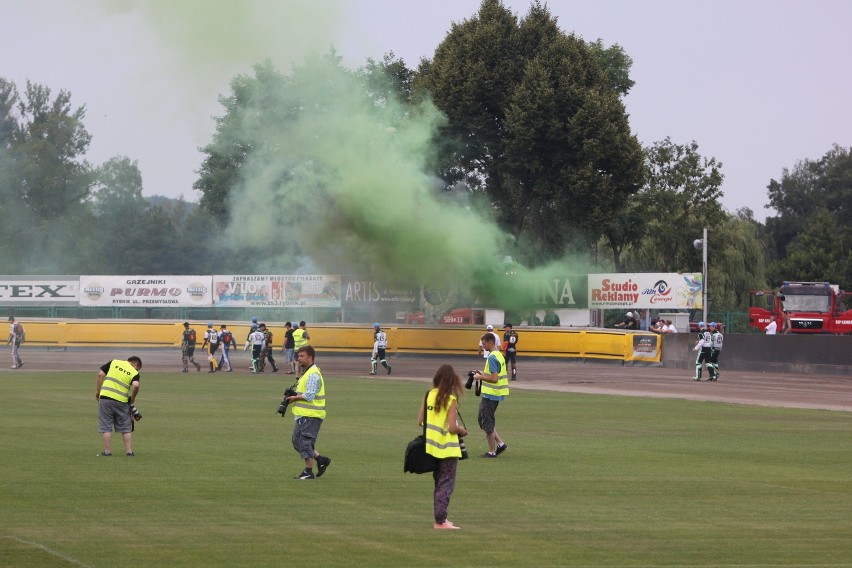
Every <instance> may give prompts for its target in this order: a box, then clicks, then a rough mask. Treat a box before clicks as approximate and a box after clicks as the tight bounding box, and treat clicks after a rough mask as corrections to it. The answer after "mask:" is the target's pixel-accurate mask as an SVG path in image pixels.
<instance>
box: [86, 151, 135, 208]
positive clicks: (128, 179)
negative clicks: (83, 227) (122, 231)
mask: <svg viewBox="0 0 852 568" xmlns="http://www.w3.org/2000/svg"><path fill="white" fill-rule="evenodd" d="M94 174H95V175H94V177H95V183H94V185H93V187H92V203H93V206H94V211H95V214H97V215H99V216H101V217H105V216H107V215H111V214H115V215H119V214H121V213H122V212H126V213H128V214H135V213H138V212H139V211H140V210H142V209H144V208H145V207H146V204H145V199H144V198H143V197H142V172H140V171H139V166H138V164H137V162H136V161H135V160H134V161H133V162H131V161H130V158H128V157H127V156H116V157H113V158H110V159H109V160H107V162H106V163H104V164H102V165H101V166H100V167H98V168H97V169H96V170H95V172H94Z"/></svg>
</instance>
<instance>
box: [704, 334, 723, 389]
mask: <svg viewBox="0 0 852 568" xmlns="http://www.w3.org/2000/svg"><path fill="white" fill-rule="evenodd" d="M709 327H710V343H711V345H710V362H709V363H707V370H708V371H709V372H710V378H709V379H707V380H708V381H715V380H718V379H719V355H721V354H722V344H723V343H724V342H725V337H724V336H723V335H722V332H721V331H719V327H720V326H719V325H717V324H716V322H710V325H709Z"/></svg>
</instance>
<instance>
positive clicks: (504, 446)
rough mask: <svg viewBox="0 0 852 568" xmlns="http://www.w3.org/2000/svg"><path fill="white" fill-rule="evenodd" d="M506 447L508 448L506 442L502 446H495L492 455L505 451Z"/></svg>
mask: <svg viewBox="0 0 852 568" xmlns="http://www.w3.org/2000/svg"><path fill="white" fill-rule="evenodd" d="M508 449H509V446H507V445H506V444H503V445H502V446H497V451H496V452H494V455H495V456H499V455H500V454H502V453H503V452H505V451H506V450H508Z"/></svg>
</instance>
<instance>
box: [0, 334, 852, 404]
mask: <svg viewBox="0 0 852 568" xmlns="http://www.w3.org/2000/svg"><path fill="white" fill-rule="evenodd" d="M119 351H120V352H117V351H116V350H110V349H80V350H70V351H47V350H43V349H26V348H22V349H21V355H22V357H23V359H24V366H23V367H22V368H20V369H10V368H9V364H8V363H7V364H6V365H3V368H2V369H0V377H2V378H3V379H5V378H9V377H11V376H13V375H26V374H27V373H30V372H33V371H69V370H70V371H91V372H92V375H93V376H94V375H96V374H97V369H98V367H100V366H101V365H103V364H104V363H105V362H107V361H108V360H109V359H112V358H123V357H129V356H130V355H132V354H136V355H138V356H139V357H141V358H142V361H143V369H142V372H143V376H144V373H164V372H178V371H180V369H181V362H180V352H179V351H177V350H166V349H139V350H136V352H135V353H125V352H124V351H125V350H124V349H120V350H119ZM275 357H276V359H277V360H279V361H283V355H280V354H279V353H275ZM196 361H198V362H199V363H202V364H203V363H204V362H205V361H206V357H205V355H204V354H203V353H198V354H197V356H196ZM7 362H10V360H9V358H8V355H7ZM389 362H390V364H391V366H392V369H393V373H392V375H390V376H388V375H387V374H386V373H385V371H384V369H383V368H382V367H379V375H378V378H379V379H385V378H387V379H393V380H416V381H424V382H426V381H428V380H429V379H430V378H431V377H432V374H433V373H434V372H435V369H436V368H437V367H438V366H439V365H440V364H442V363H450V364H451V365H453V367H455V369H456V372H458V373H459V375H461V376H462V378H464V377H465V376H466V374H467V371H469V370H471V369H478V368H481V367H482V364H483V363H482V359H481V358H479V357H477V356H476V355H475V354H472V355H471V356H470V357H433V356H423V357H416V356H412V355H403V356H399V357H391V359H390V360H389ZM249 364H250V362H249V357H248V354H246V353H243V352H238V353H237V356H236V362H235V364H234V372H233V373H228V374H226V375H225V376H228V377H235V376H237V375H239V374H250V371H249V370H248V367H249ZM317 364H318V365H319V366H320V367H321V368H322V369H323V372H324V373H325V374H327V375H334V376H351V377H369V376H370V375H369V371H370V356H369V353H365V354H363V355H359V356H355V355H338V354H323V353H318V354H317ZM266 370H267V373H268V372H269V371H270V370H271V369H270V367H269V366H268V365H267V369H266ZM191 372H195V371H194V370H193V371H191ZM201 372H206V369H205V368H202V371H201ZM278 374H280V375H281V379H282V383H284V382H289V378H290V375H285V374H283V371H279V373H278ZM706 377H707V372H706V371H705V372H704V376H703V378H704V379H705V380H702V381H701V382H696V381H693V380H692V373H691V372H690V371H689V370H684V369H664V368H662V367H650V366H635V367H634V366H629V365H628V366H622V365H621V364H614V363H581V362H573V361H567V360H541V359H536V360H526V361H525V360H524V359H523V358H522V357H519V359H518V380H517V381H513V382H512V383H511V387H512V388H516V389H534V390H552V391H562V392H577V393H590V394H609V395H621V396H637V397H651V398H679V399H686V400H706V401H717V402H727V403H735V404H752V405H759V406H778V407H788V408H812V409H823V410H834V411H843V412H852V376H845V377H844V376H830V375H805V374H796V373H782V374H777V373H754V372H725V370H724V363H723V366H722V371H721V377H720V378H719V381H718V382H707V381H706ZM0 380H2V379H0Z"/></svg>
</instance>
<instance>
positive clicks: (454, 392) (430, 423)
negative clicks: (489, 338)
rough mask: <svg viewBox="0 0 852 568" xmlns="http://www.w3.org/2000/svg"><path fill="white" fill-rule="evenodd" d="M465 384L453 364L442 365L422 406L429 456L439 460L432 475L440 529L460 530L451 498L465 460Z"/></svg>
mask: <svg viewBox="0 0 852 568" xmlns="http://www.w3.org/2000/svg"><path fill="white" fill-rule="evenodd" d="M461 394H462V383H461V379H460V378H459V376H458V375H457V374H456V372H455V370H454V369H453V367H452V365H446V364H444V365H441V366H440V367H438V370H437V371H436V372H435V376H434V377H432V389H431V390H430V391H429V393H428V394H427V395H426V398H425V400H424V401H423V402H421V403H420V412H419V413H418V415H417V422H418V424H420V425H424V424H425V426H426V453H427V454H429V455H430V456H434V457H435V458H436V459H437V462H438V465H437V467H436V468H435V471H433V472H432V479H433V481H434V482H435V488H434V491H433V496H432V500H433V503H434V510H435V525H434V526H433V528H436V529H460V528H461V527H459V526H458V525H454V524H453V523H452V522H451V521H450V520H449V519H448V518H447V509H448V508H449V506H450V497H452V495H453V489H455V486H456V470H457V469H458V463H459V458H460V457H462V451H461V440H460V438H463V437H465V436H467V430H466V429H465V428H464V427H463V426H459V423H458V412H459V402H458V401H459V398H460V397H461Z"/></svg>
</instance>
